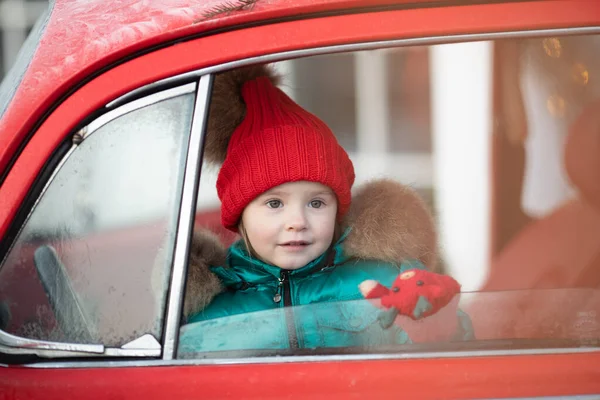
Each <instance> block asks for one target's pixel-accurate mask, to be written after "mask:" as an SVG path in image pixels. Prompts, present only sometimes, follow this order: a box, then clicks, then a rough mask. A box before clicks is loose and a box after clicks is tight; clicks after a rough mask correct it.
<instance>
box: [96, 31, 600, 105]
mask: <svg viewBox="0 0 600 400" xmlns="http://www.w3.org/2000/svg"><path fill="white" fill-rule="evenodd" d="M594 33H600V26H591V27H578V28H555V29H535V30H531V31H511V32H491V33H469V34H460V35H448V36H430V37H418V38H407V39H391V40H380V41H374V42H363V43H352V44H344V45H334V46H323V47H314V48H310V49H302V50H292V51H284V52H280V53H273V54H267V55H262V56H256V57H251V58H246V59H243V60H236V61H231V62H227V63H224V64H219V65H215V66H211V67H205V68H201V69H198V70H194V71H190V72H186V73H183V74H180V75H177V76H172V77H168V78H165V79H161V80H159V81H156V82H152V83H149V84H147V85H144V86H141V87H139V88H137V89H133V90H132V91H130V92H129V93H126V94H124V95H122V96H121V97H118V98H116V99H115V100H113V101H111V102H109V103H108V104H107V105H106V107H116V106H118V105H119V104H122V103H124V102H127V101H128V100H129V99H131V98H133V97H137V96H138V95H140V94H142V93H144V92H146V91H152V90H156V89H157V88H159V87H161V86H163V85H169V84H175V83H176V82H178V81H180V80H190V79H194V78H198V77H200V76H202V75H205V74H216V73H219V72H222V71H226V70H228V69H232V68H238V67H243V66H245V65H250V64H257V63H269V62H276V61H282V60H289V59H294V58H301V57H308V56H317V55H323V54H334V53H345V52H350V51H363V50H375V49H379V48H389V47H407V46H423V45H435V44H449V43H462V42H476V41H484V40H496V39H526V38H535V37H540V36H547V35H553V36H554V35H555V36H566V35H589V34H594Z"/></svg>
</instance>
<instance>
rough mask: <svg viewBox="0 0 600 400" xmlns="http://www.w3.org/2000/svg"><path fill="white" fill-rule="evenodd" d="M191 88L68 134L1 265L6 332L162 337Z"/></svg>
mask: <svg viewBox="0 0 600 400" xmlns="http://www.w3.org/2000/svg"><path fill="white" fill-rule="evenodd" d="M194 97H195V96H194V85H193V84H191V85H186V86H185V87H180V88H174V89H170V90H167V91H164V92H160V93H156V94H154V95H150V96H148V97H146V98H143V99H140V100H136V101H134V102H132V103H129V104H126V105H124V106H122V107H121V108H118V109H116V110H114V111H112V112H111V113H109V114H105V115H103V116H101V117H100V118H98V119H97V120H95V121H93V122H92V123H91V124H90V125H88V126H87V127H85V128H84V129H82V130H81V131H79V132H78V133H77V134H75V136H74V137H73V139H72V141H73V146H72V148H71V150H70V151H69V153H68V154H67V156H65V157H64V160H63V162H62V163H61V165H60V166H59V167H58V168H57V170H56V172H55V175H54V176H53V177H52V178H51V179H50V181H49V182H48V184H47V186H46V188H45V189H44V191H43V194H42V195H41V197H40V198H39V201H38V202H37V203H36V204H35V207H34V208H33V210H32V212H31V214H30V215H29V217H28V218H27V221H26V223H25V224H24V226H23V227H22V229H21V231H20V233H19V234H18V236H17V238H16V240H15V241H14V244H13V246H12V248H11V249H10V251H9V253H8V254H7V257H6V258H5V260H4V262H3V263H2V265H1V269H0V304H2V307H3V316H4V317H3V319H4V321H3V326H2V328H3V329H4V330H5V331H6V332H8V333H11V334H13V335H17V336H20V337H24V338H28V339H42V340H50V341H59V342H70V343H100V344H103V345H106V346H121V345H123V344H125V343H128V342H130V341H131V340H134V339H136V338H139V337H141V336H143V335H146V334H150V335H152V336H153V337H154V338H155V339H156V340H158V341H160V339H161V332H162V324H163V313H164V307H165V296H166V290H167V287H168V278H169V271H170V268H171V259H172V252H173V246H174V242H175V236H176V234H175V232H176V223H177V217H178V213H179V211H178V210H179V201H180V196H181V188H182V182H183V168H184V164H185V158H186V156H185V151H186V150H187V142H188V137H189V132H190V126H191V119H192V114H193V104H194Z"/></svg>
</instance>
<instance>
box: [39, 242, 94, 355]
mask: <svg viewBox="0 0 600 400" xmlns="http://www.w3.org/2000/svg"><path fill="white" fill-rule="evenodd" d="M33 260H34V263H35V269H36V271H37V273H38V276H39V278H40V281H41V282H42V285H43V287H44V290H45V291H46V296H48V301H49V302H50V306H51V307H52V311H53V312H54V316H55V318H56V322H57V323H58V326H59V327H60V329H61V330H62V332H63V333H64V334H65V335H66V336H67V339H68V340H69V341H72V342H75V343H94V342H95V341H96V335H95V333H94V332H95V329H94V328H93V326H92V324H91V323H90V322H89V320H88V318H87V316H86V313H85V311H84V309H83V307H82V306H81V303H80V301H79V298H78V296H77V293H75V290H74V289H73V285H72V284H71V279H70V278H69V275H68V274H67V271H66V268H65V266H64V265H63V263H62V262H61V261H60V259H59V257H58V255H57V253H56V250H55V249H54V248H53V247H52V246H49V245H44V246H40V247H38V248H37V249H36V250H35V253H34V255H33Z"/></svg>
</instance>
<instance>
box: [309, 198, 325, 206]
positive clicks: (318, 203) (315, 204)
mask: <svg viewBox="0 0 600 400" xmlns="http://www.w3.org/2000/svg"><path fill="white" fill-rule="evenodd" d="M309 204H310V206H311V207H312V208H321V207H322V206H323V204H325V203H323V202H322V201H321V200H312V201H311V202H310V203H309Z"/></svg>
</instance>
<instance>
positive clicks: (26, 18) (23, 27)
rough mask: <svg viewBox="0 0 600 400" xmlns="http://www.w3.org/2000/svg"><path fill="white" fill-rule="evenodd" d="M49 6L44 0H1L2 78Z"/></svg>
mask: <svg viewBox="0 0 600 400" xmlns="http://www.w3.org/2000/svg"><path fill="white" fill-rule="evenodd" d="M47 8H48V1H44V0H0V80H1V79H2V78H3V77H4V76H5V75H6V73H7V72H8V70H9V69H10V67H11V66H12V65H13V64H14V62H15V59H16V57H17V54H18V52H19V49H20V48H21V45H22V44H23V42H25V39H26V38H27V35H28V34H29V32H30V31H31V28H32V27H33V24H34V23H35V21H36V20H37V19H38V17H39V16H40V15H41V14H42V13H43V12H44V10H46V9H47Z"/></svg>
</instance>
